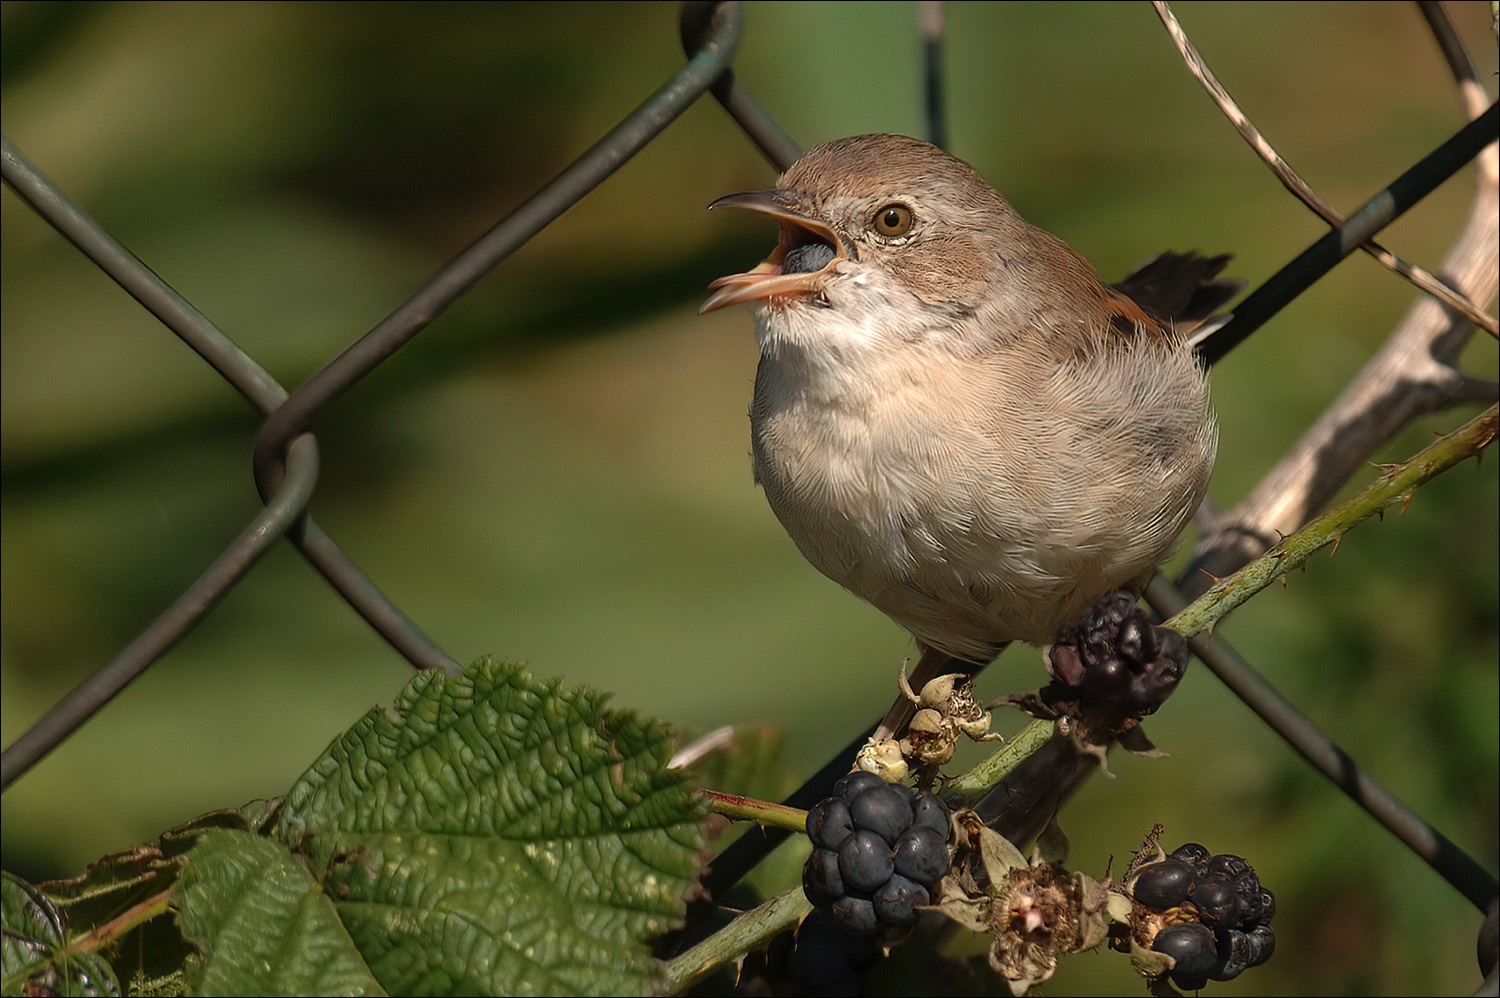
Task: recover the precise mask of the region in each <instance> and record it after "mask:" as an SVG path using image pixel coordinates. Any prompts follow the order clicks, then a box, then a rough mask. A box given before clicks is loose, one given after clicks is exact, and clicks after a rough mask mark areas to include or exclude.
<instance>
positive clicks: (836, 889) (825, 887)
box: [802, 773, 951, 934]
mask: <svg viewBox="0 0 1500 998" xmlns="http://www.w3.org/2000/svg"><path fill="white" fill-rule="evenodd" d="M833 794H834V795H833V796H832V797H828V798H825V799H824V800H822V801H819V802H818V803H817V804H815V805H813V807H812V809H811V810H809V811H808V812H807V834H808V836H809V837H810V838H811V839H812V842H813V853H812V855H811V856H809V857H808V860H807V864H806V866H804V867H803V869H802V890H803V893H805V894H806V895H807V899H808V900H809V901H811V902H812V903H813V904H814V905H816V906H817V907H819V908H826V909H828V910H829V911H831V912H832V914H833V916H834V918H836V919H837V920H838V922H839V924H841V925H842V926H844V928H846V929H848V930H849V931H851V932H856V933H860V934H870V933H875V932H879V931H881V930H883V929H887V928H898V927H900V926H905V925H910V924H912V923H913V922H915V921H916V919H917V909H918V908H921V907H922V906H924V905H926V904H929V903H931V900H932V890H933V888H934V887H935V886H936V885H937V882H938V881H939V880H941V879H942V877H943V874H945V873H947V872H948V867H949V864H950V863H951V857H950V855H949V853H948V831H949V818H948V808H947V806H946V805H945V804H943V802H942V801H941V800H939V799H938V798H936V797H934V796H932V795H930V794H920V793H917V792H916V791H914V790H912V789H911V788H910V787H905V786H900V785H897V784H891V783H886V782H885V781H884V780H882V779H881V778H880V777H878V776H875V775H874V774H872V773H850V774H849V775H848V776H845V777H844V778H843V779H841V780H839V782H838V783H836V784H835V785H834V788H833Z"/></svg>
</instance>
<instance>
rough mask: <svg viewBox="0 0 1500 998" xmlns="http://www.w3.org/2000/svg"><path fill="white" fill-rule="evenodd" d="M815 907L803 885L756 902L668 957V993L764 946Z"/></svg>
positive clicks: (691, 983)
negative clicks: (679, 952)
mask: <svg viewBox="0 0 1500 998" xmlns="http://www.w3.org/2000/svg"><path fill="white" fill-rule="evenodd" d="M811 911H812V903H811V902H809V901H808V900H807V898H806V897H804V896H803V894H802V888H801V887H793V888H792V889H791V890H789V891H787V892H785V893H783V894H778V895H776V896H775V897H773V898H771V899H770V900H768V901H764V902H762V903H761V904H758V905H756V906H755V907H754V908H751V909H750V910H749V911H747V912H745V913H744V914H743V915H740V916H739V917H738V918H736V919H735V920H734V921H732V922H730V923H729V924H728V925H726V926H724V928H722V929H720V930H719V931H718V932H715V933H714V934H713V935H711V936H709V937H708V938H707V939H705V940H703V941H702V942H701V943H699V944H698V945H696V946H694V947H693V948H692V949H689V950H685V951H684V952H682V953H681V954H679V955H678V956H676V957H673V958H672V959H671V960H668V961H667V963H666V977H667V982H666V988H665V993H666V994H677V993H679V992H681V991H685V990H687V989H688V988H690V987H692V986H693V985H694V984H697V983H698V982H699V981H701V980H703V979H704V978H705V977H707V976H708V975H710V974H712V973H713V972H714V971H716V970H718V969H719V968H720V967H723V966H725V965H727V964H729V963H731V962H732V961H735V960H738V959H739V958H740V957H742V956H744V955H745V954H746V953H749V952H750V951H751V950H755V949H759V948H761V947H762V946H764V945H765V944H766V943H767V942H768V941H769V940H770V939H771V937H773V936H775V935H776V934H777V933H779V932H785V931H786V930H787V929H790V928H791V927H792V926H794V925H796V924H797V923H798V922H800V921H801V920H802V919H803V918H805V917H806V916H807V915H808V913H809V912H811Z"/></svg>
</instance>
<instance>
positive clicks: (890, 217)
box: [870, 204, 912, 237]
mask: <svg viewBox="0 0 1500 998" xmlns="http://www.w3.org/2000/svg"><path fill="white" fill-rule="evenodd" d="M911 224H912V218H911V209H910V208H908V207H907V206H906V205H904V204H888V205H886V206H885V207H884V208H881V209H880V210H879V211H877V212H876V213H875V217H874V218H873V219H871V220H870V226H871V228H873V229H874V230H875V231H876V232H878V233H880V234H881V235H882V236H892V237H894V236H904V235H906V234H907V233H908V232H910V231H911Z"/></svg>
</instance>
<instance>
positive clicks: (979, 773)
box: [943, 721, 1056, 806]
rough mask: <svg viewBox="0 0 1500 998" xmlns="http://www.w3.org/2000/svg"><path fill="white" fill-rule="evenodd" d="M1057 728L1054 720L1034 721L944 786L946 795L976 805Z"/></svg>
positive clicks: (1044, 742) (1045, 741)
mask: <svg viewBox="0 0 1500 998" xmlns="http://www.w3.org/2000/svg"><path fill="white" fill-rule="evenodd" d="M1055 727H1056V725H1054V724H1053V722H1051V721H1032V722H1031V723H1030V724H1028V725H1026V727H1024V728H1022V729H1021V730H1020V731H1019V732H1017V733H1016V734H1015V735H1014V736H1013V737H1012V738H1010V740H1009V741H1007V742H1006V743H1005V745H1004V747H1002V748H1001V749H999V750H998V751H996V752H994V753H993V754H991V755H990V756H989V757H988V758H986V759H985V760H983V761H982V762H980V763H979V765H977V766H975V767H974V768H973V769H971V770H969V771H968V772H967V773H964V774H963V775H962V776H959V777H955V778H954V779H953V780H951V781H949V782H948V783H946V784H944V786H943V794H944V796H948V795H952V796H955V797H957V798H958V799H959V800H961V801H963V802H964V803H965V804H968V805H971V806H972V805H973V803H974V802H975V801H977V800H979V798H981V797H983V796H984V795H985V794H987V793H989V792H990V791H991V790H993V789H995V787H997V786H999V785H1000V781H1001V780H1003V779H1005V778H1006V777H1007V776H1009V775H1010V774H1011V772H1012V771H1013V770H1014V769H1015V768H1016V767H1017V766H1019V765H1020V764H1021V763H1023V762H1025V761H1026V760H1027V759H1028V758H1030V757H1031V755H1032V753H1034V752H1036V751H1037V750H1038V749H1040V748H1041V747H1042V746H1043V745H1045V744H1047V740H1048V739H1050V738H1051V737H1052V732H1053V730H1054V728H1055Z"/></svg>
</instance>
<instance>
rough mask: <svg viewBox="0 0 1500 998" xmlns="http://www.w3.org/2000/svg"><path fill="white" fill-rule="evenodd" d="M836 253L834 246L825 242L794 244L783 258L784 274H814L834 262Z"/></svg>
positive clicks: (782, 268)
mask: <svg viewBox="0 0 1500 998" xmlns="http://www.w3.org/2000/svg"><path fill="white" fill-rule="evenodd" d="M835 255H836V254H835V253H834V249H833V247H832V246H829V245H828V244H827V243H823V242H807V243H803V244H802V245H800V246H793V247H791V248H790V249H788V250H787V251H786V255H785V256H783V257H782V258H781V272H782V273H783V274H813V273H816V272H818V271H820V270H822V269H823V268H824V267H826V266H828V265H829V264H830V263H832V262H833V258H834V256H835Z"/></svg>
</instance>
